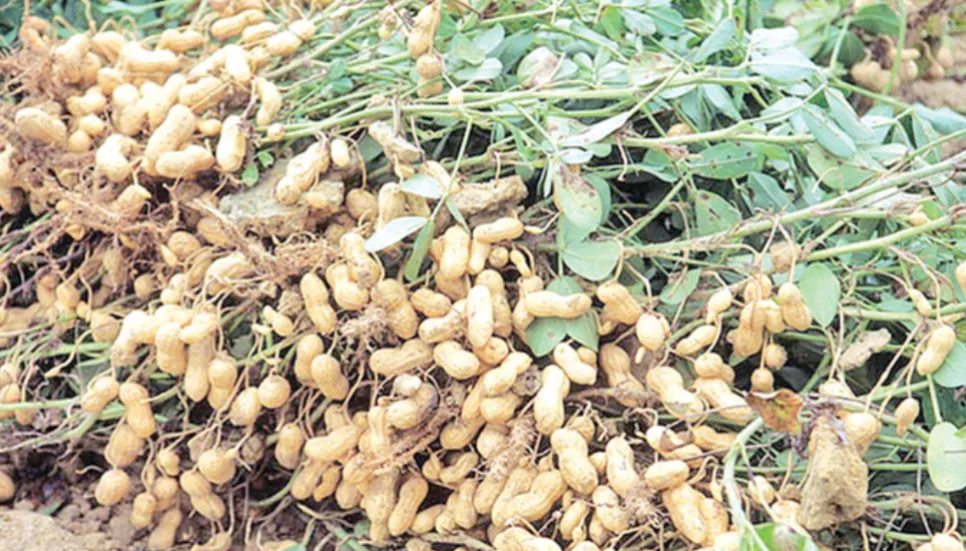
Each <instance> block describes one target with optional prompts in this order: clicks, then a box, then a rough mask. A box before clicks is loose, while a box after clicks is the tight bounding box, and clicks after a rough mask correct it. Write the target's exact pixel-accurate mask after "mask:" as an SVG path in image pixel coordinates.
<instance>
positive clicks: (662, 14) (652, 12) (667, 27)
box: [628, 7, 684, 36]
mask: <svg viewBox="0 0 966 551" xmlns="http://www.w3.org/2000/svg"><path fill="white" fill-rule="evenodd" d="M628 11H629V10H628ZM647 15H648V16H650V18H651V19H653V20H654V25H655V26H656V27H657V30H658V31H660V33H661V34H663V35H666V36H677V35H679V34H681V33H683V32H684V16H683V15H681V14H680V12H678V11H677V10H675V9H672V8H663V7H662V8H651V9H649V10H647Z"/></svg>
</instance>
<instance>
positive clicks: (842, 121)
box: [825, 88, 875, 143]
mask: <svg viewBox="0 0 966 551" xmlns="http://www.w3.org/2000/svg"><path fill="white" fill-rule="evenodd" d="M825 101H826V102H828V109H829V115H830V116H831V117H832V120H834V121H835V122H836V124H838V125H839V126H840V127H841V128H842V130H845V131H846V132H847V133H848V134H849V136H851V137H852V138H853V139H854V140H855V141H857V142H859V143H873V142H875V133H874V132H873V131H872V129H871V128H869V127H868V126H866V125H865V124H864V123H863V122H862V121H861V120H859V116H858V115H856V114H855V110H854V109H852V105H851V104H849V102H848V101H847V100H846V99H845V96H843V95H842V92H839V91H838V90H835V89H833V88H826V89H825Z"/></svg>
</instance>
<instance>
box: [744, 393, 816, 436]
mask: <svg viewBox="0 0 966 551" xmlns="http://www.w3.org/2000/svg"><path fill="white" fill-rule="evenodd" d="M745 401H746V402H748V405H749V406H750V407H751V409H753V410H755V413H757V414H758V415H761V419H762V421H764V422H765V426H766V427H768V428H770V429H771V430H774V431H778V432H787V433H788V434H798V433H799V432H800V431H801V430H802V425H801V423H800V422H799V421H798V412H799V411H800V410H801V409H802V404H804V403H805V401H804V400H803V399H802V397H801V396H799V395H798V394H796V393H794V392H792V391H791V390H788V389H787V388H783V389H781V390H779V391H777V392H772V393H767V394H763V393H758V392H752V393H750V394H748V396H746V397H745Z"/></svg>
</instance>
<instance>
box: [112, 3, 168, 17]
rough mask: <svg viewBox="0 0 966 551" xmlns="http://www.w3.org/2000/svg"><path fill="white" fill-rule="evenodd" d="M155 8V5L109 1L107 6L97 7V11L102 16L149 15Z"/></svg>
mask: <svg viewBox="0 0 966 551" xmlns="http://www.w3.org/2000/svg"><path fill="white" fill-rule="evenodd" d="M156 8H157V5H155V4H143V5H133V4H130V3H128V2H120V1H118V0H111V1H110V2H108V3H107V4H104V5H103V6H99V7H98V11H100V12H101V13H103V14H104V15H112V14H124V15H135V16H136V15H144V14H146V13H151V12H153V11H154V10H155V9H156Z"/></svg>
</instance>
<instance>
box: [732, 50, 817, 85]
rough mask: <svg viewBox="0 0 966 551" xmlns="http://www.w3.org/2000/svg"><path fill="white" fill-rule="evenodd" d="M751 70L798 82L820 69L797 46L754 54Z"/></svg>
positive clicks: (763, 74)
mask: <svg viewBox="0 0 966 551" xmlns="http://www.w3.org/2000/svg"><path fill="white" fill-rule="evenodd" d="M749 67H750V68H751V71H752V72H753V73H757V74H759V75H761V76H763V77H765V78H769V79H771V80H775V81H778V82H797V81H800V80H804V79H806V78H808V77H810V76H812V75H814V74H815V73H816V72H817V71H818V67H816V66H815V64H814V63H812V60H810V59H808V58H807V57H805V56H804V55H803V54H802V52H800V51H798V50H797V49H795V48H786V49H784V50H779V51H777V52H775V53H771V54H768V55H763V56H754V57H752V59H751V63H750V64H749Z"/></svg>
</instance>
